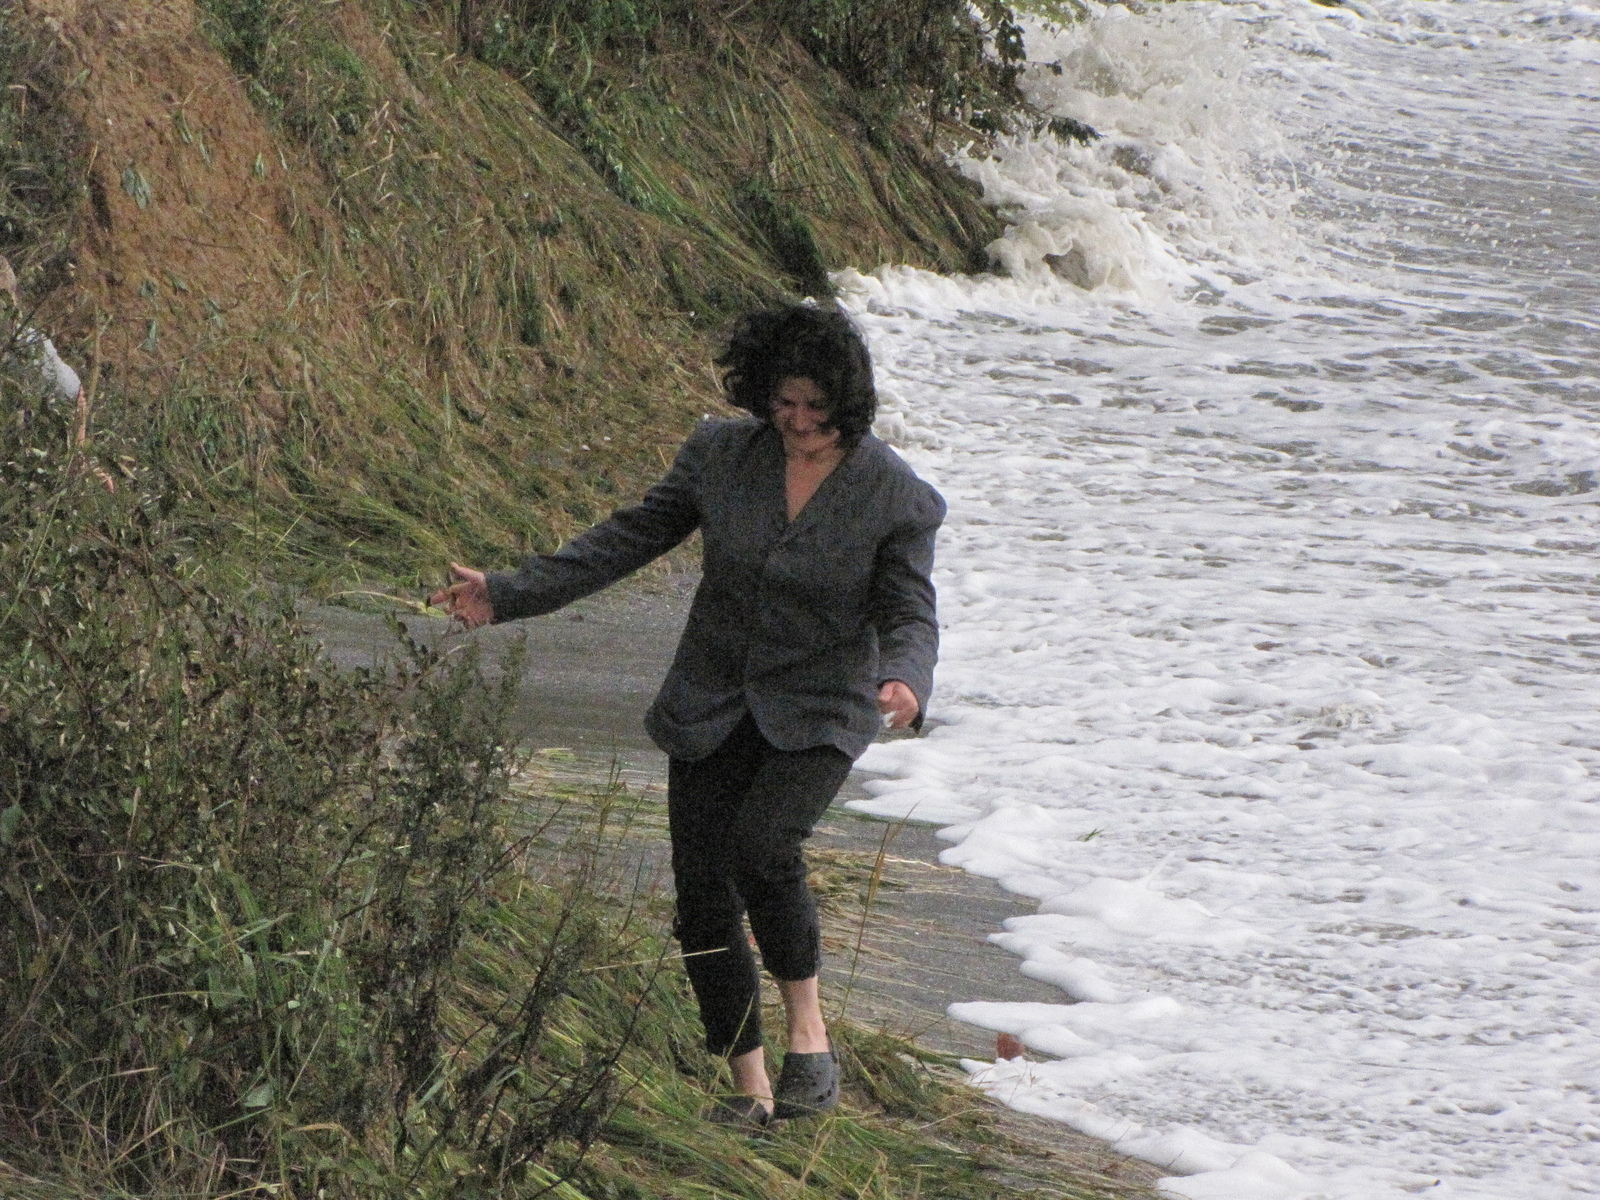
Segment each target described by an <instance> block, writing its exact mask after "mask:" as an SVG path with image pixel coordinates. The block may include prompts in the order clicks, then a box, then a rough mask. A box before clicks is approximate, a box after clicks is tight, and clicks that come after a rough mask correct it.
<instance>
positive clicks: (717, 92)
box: [0, 0, 999, 580]
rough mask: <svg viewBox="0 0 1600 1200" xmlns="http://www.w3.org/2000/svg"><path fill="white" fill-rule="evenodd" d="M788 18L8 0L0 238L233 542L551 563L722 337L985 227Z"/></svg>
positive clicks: (622, 488) (950, 181) (355, 555)
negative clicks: (598, 23)
mask: <svg viewBox="0 0 1600 1200" xmlns="http://www.w3.org/2000/svg"><path fill="white" fill-rule="evenodd" d="M928 2H929V3H932V4H935V5H937V4H939V3H944V2H945V0H928ZM548 7H550V8H551V9H552V10H560V9H561V7H562V6H560V5H550V6H548ZM582 7H583V6H577V8H582ZM612 7H613V8H615V9H617V10H618V11H619V12H624V13H637V12H640V11H646V10H647V9H648V8H649V6H648V5H645V4H625V5H613V6H612ZM726 7H727V8H728V10H729V11H733V10H751V6H750V5H728V6H726ZM784 7H785V6H780V5H774V4H758V5H757V6H755V8H754V9H753V10H751V11H750V12H746V14H745V16H744V17H743V18H742V19H741V20H740V21H737V22H735V23H730V22H729V21H727V20H725V19H723V18H722V17H721V16H718V15H717V13H718V11H719V8H718V5H717V4H715V3H707V4H704V5H700V6H698V7H694V6H691V7H690V8H689V9H686V10H684V11H686V12H690V13H692V14H694V19H693V20H689V19H687V18H685V17H682V16H681V15H680V17H678V18H675V19H673V20H664V21H663V22H662V23H661V24H659V25H658V26H657V27H655V28H653V29H651V30H649V31H648V37H646V36H645V35H644V34H641V33H640V32H639V31H638V29H636V28H634V26H625V27H624V28H623V30H622V33H621V34H616V35H614V36H612V37H611V39H610V40H609V41H607V40H606V39H604V38H601V37H600V36H599V35H598V34H596V33H595V32H594V31H593V30H584V29H578V30H576V31H573V30H572V29H568V28H566V27H561V28H559V29H555V30H538V29H536V30H534V33H533V34H531V35H529V36H528V37H527V38H524V40H523V41H522V42H520V43H518V42H515V41H514V40H511V39H508V38H507V37H505V36H502V35H500V34H493V35H492V36H491V35H489V34H480V40H482V41H484V42H486V43H487V44H486V45H484V46H481V47H480V48H479V49H480V52H479V54H477V55H472V54H462V53H460V39H461V34H460V31H459V30H458V29H457V28H456V27H455V25H454V24H453V23H452V22H450V21H449V20H448V17H449V15H450V12H451V6H447V5H446V6H425V5H422V4H414V3H407V2H406V0H344V2H343V3H336V4H332V5H329V4H325V3H319V2H315V0H204V2H203V3H201V4H198V5H197V4H195V3H191V2H190V0H141V2H138V3H131V4H125V5H115V6H111V5H98V4H94V3H91V2H88V0H82V2H80V0H33V2H32V3H30V4H29V5H28V6H27V11H26V13H25V12H24V10H23V8H22V7H21V6H19V5H15V4H12V5H7V4H5V3H0V76H4V78H0V84H3V85H5V88H6V89H7V90H4V91H0V97H3V98H0V124H3V126H4V127H5V128H6V132H7V133H8V134H9V135H10V136H9V137H8V138H7V141H8V143H9V145H8V147H7V149H6V150H5V151H0V172H3V173H4V178H3V179H0V182H3V184H4V185H5V186H4V187H0V203H4V204H5V205H6V206H7V209H8V211H7V212H6V213H5V214H4V215H0V251H4V252H8V253H12V254H14V255H17V256H18V257H20V259H21V260H22V262H23V265H24V267H25V268H26V269H25V270H24V284H25V289H27V290H29V291H30V292H31V293H32V294H33V295H35V296H38V297H41V298H43V300H44V306H43V310H42V320H43V322H44V323H45V324H46V325H47V326H48V327H50V328H51V329H52V330H54V331H56V332H57V333H59V334H60V335H62V337H61V339H60V340H64V341H65V342H66V343H67V345H68V346H69V348H70V353H71V355H72V357H73V358H75V359H76V361H77V362H78V363H79V365H80V366H83V367H85V368H86V371H85V374H87V375H92V376H93V377H94V379H95V380H96V390H97V392H98V393H99V394H98V396H97V397H96V400H97V405H98V411H99V413H100V414H101V420H102V423H108V422H111V423H114V422H116V421H118V420H119V418H118V416H117V414H116V412H115V411H114V410H117V409H121V410H123V411H124V412H125V413H126V414H127V417H128V419H129V420H128V422H124V423H125V424H127V423H131V425H132V426H134V427H137V428H138V429H139V430H140V431H141V437H140V441H141V443H142V444H141V445H140V446H139V447H138V448H137V449H136V450H135V451H134V454H135V455H136V456H137V457H139V458H141V459H142V460H143V461H146V462H148V463H150V464H151V465H158V466H160V467H162V468H163V469H164V470H166V471H168V472H169V473H170V475H171V477H172V478H173V480H174V482H175V483H176V484H177V485H178V486H181V487H184V488H186V489H187V490H188V491H189V492H191V493H192V494H193V495H194V496H196V497H197V498H198V499H200V500H201V501H203V503H204V505H205V506H207V507H209V508H210V509H211V510H212V511H213V513H214V519H213V528H212V529H211V530H209V531H208V534H207V536H208V539H209V540H210V541H211V542H212V543H213V544H215V543H216V541H217V540H218V539H219V538H220V539H221V540H223V541H225V542H228V543H230V544H233V545H235V546H237V547H239V548H241V549H244V550H246V551H248V552H249V553H250V554H252V555H254V556H255V557H257V558H271V559H274V560H275V561H276V563H277V568H276V569H277V571H278V573H280V574H282V573H283V571H284V570H285V569H286V568H285V566H284V562H285V559H286V558H287V559H288V560H293V562H295V563H296V564H297V566H298V567H299V568H309V569H310V570H311V571H312V572H313V573H321V574H324V575H327V574H333V573H338V572H341V571H344V572H350V573H356V574H360V573H369V574H370V573H374V572H376V573H379V574H384V575H388V576H390V577H391V578H396V579H399V580H405V579H407V578H408V577H410V576H412V575H414V574H417V573H419V572H420V573H425V574H427V575H429V576H430V577H431V576H433V575H434V574H435V573H436V572H437V571H438V570H439V568H440V566H441V565H442V561H443V560H444V558H445V557H446V556H447V555H449V554H456V555H465V556H467V557H469V558H481V559H484V560H487V561H503V560H504V559H505V558H507V557H508V555H510V554H511V553H513V552H516V551H521V550H525V549H527V548H529V547H534V548H550V547H552V546H553V544H554V543H556V542H557V541H558V540H559V539H560V538H561V537H563V536H564V535H567V534H570V533H571V532H573V531H574V530H575V529H577V528H580V527H582V526H583V525H584V524H586V523H587V522H589V521H590V520H592V519H593V518H594V517H595V516H596V515H599V514H602V513H604V512H605V511H607V510H608V509H609V508H610V507H613V506H614V505H615V504H616V503H617V502H618V501H619V499H622V498H625V497H628V496H631V495H634V494H637V492H638V490H639V489H640V488H641V486H642V485H643V484H644V483H645V482H647V481H648V480H649V479H650V478H651V477H652V476H653V475H654V474H655V473H656V472H658V471H659V470H660V468H661V465H662V462H663V460H664V459H665V457H666V456H667V455H668V454H669V453H670V451H671V448H672V447H674V446H675V445H676V443H677V442H678V441H679V440H680V439H681V437H682V435H683V434H684V432H685V431H686V430H687V428H688V427H689V425H690V424H691V423H692V422H693V420H694V419H696V418H697V417H698V416H699V414H700V413H702V412H704V411H707V410H709V409H711V408H712V407H713V406H714V405H715V404H716V403H717V400H716V387H715V380H714V378H713V376H712V375H711V373H710V370H709V368H708V366H707V363H706V358H707V354H708V350H709V349H710V347H711V346H712V345H713V344H714V340H715V336H716V334H717V333H718V332H719V331H720V330H721V329H723V328H724V327H725V325H726V323H727V321H728V320H729V319H730V318H731V316H732V315H733V314H735V313H736V312H738V311H740V310H742V309H744V308H746V307H748V306H749V305H752V304H757V303H762V302H767V301H771V300H774V299H777V298H779V297H782V296H791V297H792V296H795V295H800V294H805V293H807V292H817V291H820V290H822V289H823V288H825V287H826V279H825V276H824V270H825V269H828V268H833V267H837V266H843V265H848V264H875V263H878V262H885V261H888V262H912V263H918V264H922V265H926V266H930V267H937V268H942V269H962V268H965V267H968V266H971V265H973V264H974V263H975V262H976V261H979V260H981V257H982V251H981V247H982V246H983V245H984V244H985V243H986V242H987V241H988V240H989V239H991V238H992V237H994V236H996V235H997V233H998V228H999V227H998V224H997V222H996V220H995V218H994V217H993V215H992V214H990V213H989V212H987V211H986V210H984V209H983V208H982V207H981V206H980V205H979V204H978V202H977V200H976V197H975V196H974V195H973V193H972V191H971V190H970V189H969V187H968V186H967V185H965V184H964V183H963V182H961V181H960V180H958V179H957V178H956V177H955V176H954V174H953V173H952V172H950V171H949V170H948V169H947V168H945V167H944V166H943V165H942V164H941V163H940V161H939V159H938V156H937V155H936V154H935V153H933V152H932V151H931V150H930V149H929V146H928V144H927V138H928V136H929V135H930V134H931V133H932V132H936V131H935V130H933V128H932V127H931V126H930V124H929V120H930V118H928V117H927V116H926V114H924V115H922V116H916V115H914V114H915V113H916V111H917V109H916V106H915V105H914V104H912V105H907V104H904V103H902V104H899V105H898V106H896V105H895V104H894V103H891V100H892V99H893V98H892V97H890V95H889V93H888V92H885V91H884V90H883V89H881V88H878V89H866V90H862V89H859V88H854V87H852V86H850V85H849V84H847V83H845V82H844V81H843V79H842V78H841V77H840V76H839V75H838V74H836V73H834V72H830V71H826V70H824V69H822V68H821V67H819V66H818V65H816V62H815V61H814V60H813V58H812V57H811V56H810V55H808V54H807V53H806V52H805V51H804V50H802V49H801V48H800V47H799V46H797V45H796V44H795V42H794V41H792V40H791V39H790V38H789V36H788V35H787V33H786V32H785V30H784V28H783V26H782V25H781V24H774V23H773V20H770V19H769V16H770V14H771V12H772V11H774V10H781V9H783V8H784ZM788 7H791V8H792V7H794V6H788ZM591 8H592V10H593V11H594V12H599V13H602V14H604V13H606V12H610V11H611V9H608V8H607V7H606V6H605V5H598V6H591ZM113 11H115V13H116V14H117V15H115V16H113V15H112V13H113ZM584 11H590V10H588V9H585V10H584ZM761 14H768V15H767V16H762V15H761ZM46 17H53V19H55V20H58V21H59V22H60V23H61V33H60V34H59V35H55V34H52V33H51V32H50V31H49V29H48V27H47V26H46V25H45V24H43V21H44V19H45V18H46ZM757 18H759V19H757ZM634 24H635V26H636V25H638V24H639V19H635V22H634ZM602 32H604V31H603V30H602ZM486 60H487V61H486ZM18 84H23V85H28V86H24V87H18V86H16V85H18ZM902 99H903V98H902ZM896 113H898V114H899V115H895V114H896ZM63 149H65V150H66V151H67V152H66V153H63Z"/></svg>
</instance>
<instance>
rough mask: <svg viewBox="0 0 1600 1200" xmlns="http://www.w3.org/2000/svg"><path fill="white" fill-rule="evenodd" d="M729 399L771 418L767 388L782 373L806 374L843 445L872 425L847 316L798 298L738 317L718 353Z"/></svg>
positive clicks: (874, 396)
mask: <svg viewBox="0 0 1600 1200" xmlns="http://www.w3.org/2000/svg"><path fill="white" fill-rule="evenodd" d="M716 363H717V366H719V367H721V368H723V373H722V386H723V388H724V389H726V391H727V393H728V400H729V401H730V402H731V403H732V404H734V405H737V406H738V407H739V408H743V409H746V410H747V411H749V412H752V413H754V414H755V415H756V416H758V417H760V418H761V419H762V420H764V421H769V422H770V421H771V420H772V394H773V392H774V391H776V390H777V387H778V384H780V383H781V382H783V381H784V380H785V379H809V380H811V381H812V382H813V383H815V384H816V385H817V386H818V387H819V388H821V389H822V392H823V395H825V396H826V397H827V398H828V423H829V424H830V425H832V426H833V428H835V429H837V430H838V431H839V436H840V438H841V440H843V441H844V442H845V443H846V444H853V443H855V442H858V441H860V440H861V437H862V435H863V434H865V433H866V432H867V430H869V429H871V428H872V418H873V416H874V415H875V414H876V412H877V409H878V393H877V392H876V391H875V390H874V389H873V386H872V358H871V356H869V355H868V354H867V345H866V343H865V342H863V341H862V340H861V334H860V333H859V332H858V331H857V330H856V327H855V326H854V325H853V324H851V323H850V318H849V317H847V316H845V315H844V313H842V312H840V311H839V310H838V309H836V308H814V307H812V306H810V305H805V304H797V305H795V306H794V307H793V308H782V309H776V310H773V311H768V312H753V313H749V314H748V315H746V316H745V317H744V318H742V319H741V320H740V322H739V324H738V325H737V326H736V327H735V328H734V331H733V333H732V334H731V335H730V336H729V338H728V347H727V349H726V350H724V351H723V352H722V353H721V354H720V355H718V356H717V360H716Z"/></svg>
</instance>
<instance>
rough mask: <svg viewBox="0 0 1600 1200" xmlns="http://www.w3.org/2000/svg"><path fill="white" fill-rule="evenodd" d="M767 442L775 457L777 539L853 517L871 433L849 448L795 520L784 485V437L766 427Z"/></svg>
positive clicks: (786, 538) (782, 540)
mask: <svg viewBox="0 0 1600 1200" xmlns="http://www.w3.org/2000/svg"><path fill="white" fill-rule="evenodd" d="M767 432H768V434H769V437H768V442H769V444H770V445H771V446H772V460H773V462H774V463H775V464H776V469H775V471H774V475H775V482H774V491H775V492H776V504H777V512H778V521H779V524H780V527H781V528H782V530H783V532H782V533H781V534H780V535H779V537H778V541H779V542H784V541H787V540H788V539H789V538H791V537H793V536H794V535H795V534H796V533H798V532H800V531H801V530H803V529H807V528H810V527H811V526H813V525H817V524H828V523H830V522H831V523H833V524H839V523H841V522H844V523H848V522H849V521H850V520H852V514H853V505H852V502H851V495H852V493H853V492H854V491H855V490H856V485H857V484H858V483H859V482H860V476H861V474H862V472H863V471H864V470H865V463H866V461H867V458H868V457H869V456H870V455H871V453H872V451H871V449H870V448H869V447H868V445H867V442H868V441H869V440H870V439H871V438H872V435H871V434H870V433H868V434H864V435H863V436H862V438H861V440H860V441H858V442H857V443H856V444H855V445H854V446H851V447H850V449H849V450H847V451H845V455H844V458H843V459H841V460H840V462H839V465H838V466H836V467H835V468H834V469H833V470H832V471H830V472H828V477H827V478H826V479H824V480H823V481H822V484H821V485H820V486H819V487H818V488H817V491H816V494H815V495H813V496H812V497H811V499H810V500H809V501H808V502H807V503H806V506H805V507H804V508H802V509H801V510H800V512H799V515H798V516H796V517H795V519H794V520H792V521H791V520H789V497H788V492H787V490H786V488H785V486H784V472H785V466H784V458H783V438H782V437H781V436H780V435H779V433H778V431H777V430H776V429H773V428H772V427H771V426H770V425H769V426H768V427H767Z"/></svg>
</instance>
